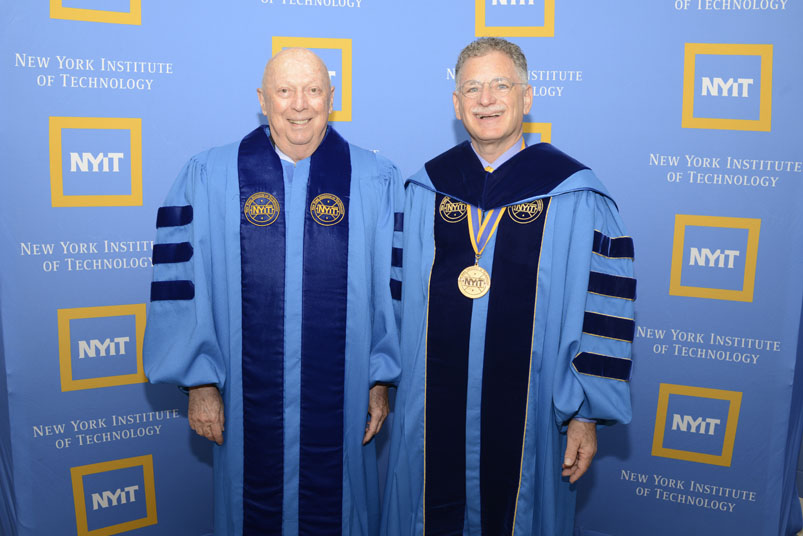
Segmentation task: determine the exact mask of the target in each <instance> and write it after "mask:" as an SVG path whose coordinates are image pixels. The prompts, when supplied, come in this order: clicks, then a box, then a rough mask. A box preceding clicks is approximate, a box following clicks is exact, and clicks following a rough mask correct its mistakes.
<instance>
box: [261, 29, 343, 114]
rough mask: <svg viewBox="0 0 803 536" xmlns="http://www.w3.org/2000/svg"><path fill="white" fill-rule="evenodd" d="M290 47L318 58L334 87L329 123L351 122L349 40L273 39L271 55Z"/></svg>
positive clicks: (314, 38)
mask: <svg viewBox="0 0 803 536" xmlns="http://www.w3.org/2000/svg"><path fill="white" fill-rule="evenodd" d="M290 47H302V48H308V49H310V50H312V51H313V52H315V53H316V54H317V55H318V56H320V58H321V59H322V60H323V62H324V63H325V64H326V67H327V68H328V69H329V79H330V80H331V81H332V85H333V86H334V87H335V105H334V111H333V112H332V113H331V114H330V115H329V121H351V80H352V75H351V73H352V68H351V65H352V63H351V39H328V38H321V37H277V36H274V37H273V54H276V53H277V52H279V51H280V50H282V49H283V48H290Z"/></svg>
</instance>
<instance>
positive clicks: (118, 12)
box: [50, 0, 142, 26]
mask: <svg viewBox="0 0 803 536" xmlns="http://www.w3.org/2000/svg"><path fill="white" fill-rule="evenodd" d="M66 3H67V4H70V6H69V7H68V6H65V5H64V4H65V2H64V0H50V18H51V19H66V20H83V21H87V22H109V23H113V24H134V25H137V26H138V25H140V24H142V0H117V1H114V2H102V3H101V2H96V1H92V0H71V1H68V2H66ZM99 4H103V5H104V7H106V8H107V9H96V6H98V5H99ZM115 8H116V9H115Z"/></svg>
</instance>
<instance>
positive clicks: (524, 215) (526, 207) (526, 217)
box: [507, 199, 544, 223]
mask: <svg viewBox="0 0 803 536" xmlns="http://www.w3.org/2000/svg"><path fill="white" fill-rule="evenodd" d="M543 211H544V202H543V201H541V200H540V199H536V200H535V201H528V202H527V203H519V204H518V205H511V206H509V207H507V213H508V214H509V215H510V219H511V220H513V221H515V222H516V223H530V222H533V221H535V220H537V219H538V216H540V215H541V212H543Z"/></svg>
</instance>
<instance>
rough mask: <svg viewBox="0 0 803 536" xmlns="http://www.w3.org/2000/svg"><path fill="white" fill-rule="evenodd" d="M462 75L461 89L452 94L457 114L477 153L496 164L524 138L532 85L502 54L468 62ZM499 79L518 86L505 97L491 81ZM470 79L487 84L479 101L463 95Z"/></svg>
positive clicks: (489, 55) (459, 84)
mask: <svg viewBox="0 0 803 536" xmlns="http://www.w3.org/2000/svg"><path fill="white" fill-rule="evenodd" d="M459 76H460V79H459V80H458V90H457V91H455V93H454V94H453V95H452V100H453V102H454V112H455V115H456V116H457V118H458V119H459V120H460V121H462V122H463V126H464V127H466V130H467V131H468V135H469V136H471V142H472V143H473V145H474V147H475V148H476V149H477V151H478V152H479V153H480V154H481V155H482V156H483V158H485V159H486V160H488V161H489V162H493V160H495V159H496V157H498V156H499V155H501V154H502V153H503V152H505V151H506V150H507V149H509V148H510V147H511V146H512V145H513V144H514V143H515V142H516V140H518V139H519V137H520V136H521V132H522V121H523V119H524V115H525V114H527V113H529V111H530V108H531V107H532V103H533V92H532V86H530V85H529V84H526V80H521V75H520V74H519V73H518V71H517V70H516V67H515V65H514V64H513V60H511V59H510V57H508V56H507V55H506V54H504V53H503V52H498V51H493V52H490V53H488V54H486V55H484V56H477V57H473V58H469V59H467V60H466V62H465V63H464V64H463V66H462V69H461V70H460V75H459ZM498 78H506V79H508V80H510V81H512V82H514V83H516V85H515V86H514V87H513V88H512V89H511V90H510V91H509V92H508V93H507V94H505V95H494V92H493V91H491V88H490V84H488V82H491V81H492V80H494V79H498ZM469 80H475V81H477V82H480V83H483V85H482V89H481V91H480V92H479V94H478V95H477V97H476V98H470V97H465V96H463V95H462V94H461V93H460V90H459V88H460V87H461V85H462V84H464V83H465V82H467V81H469ZM521 82H524V83H525V85H521V84H520V83H521ZM489 157H490V158H489Z"/></svg>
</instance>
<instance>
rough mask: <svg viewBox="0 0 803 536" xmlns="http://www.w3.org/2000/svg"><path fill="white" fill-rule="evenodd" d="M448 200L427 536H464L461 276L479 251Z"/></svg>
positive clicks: (430, 388)
mask: <svg viewBox="0 0 803 536" xmlns="http://www.w3.org/2000/svg"><path fill="white" fill-rule="evenodd" d="M443 199H444V196H443V195H441V194H437V195H436V196H435V260H434V262H433V263H432V272H431V273H430V283H429V310H428V311H427V350H426V351H427V358H426V376H425V377H426V417H425V419H426V421H425V422H426V438H425V441H424V444H425V447H426V452H425V456H426V458H425V461H424V464H425V466H424V475H425V477H426V478H425V482H424V525H425V526H424V534H426V535H427V536H447V535H448V536H462V534H463V519H464V517H465V507H466V394H467V392H466V391H467V388H468V350H469V333H470V331H471V307H472V304H473V300H471V299H470V298H466V297H465V296H463V295H462V294H461V293H460V290H459V289H458V288H457V276H458V275H460V272H461V271H462V270H463V269H464V268H465V267H467V266H470V265H472V264H474V250H473V249H472V247H471V241H470V239H469V235H468V228H467V226H466V222H465V219H461V220H460V221H458V222H455V223H450V222H449V221H447V220H445V219H444V218H443V217H442V216H441V214H440V212H439V210H438V207H440V206H441V203H442V202H443ZM491 288H492V289H493V285H491ZM492 291H493V290H492Z"/></svg>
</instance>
